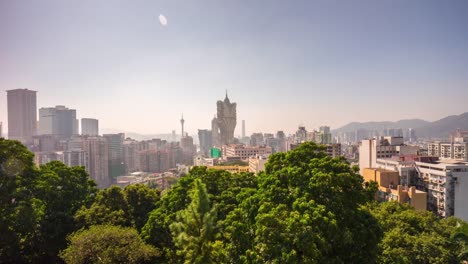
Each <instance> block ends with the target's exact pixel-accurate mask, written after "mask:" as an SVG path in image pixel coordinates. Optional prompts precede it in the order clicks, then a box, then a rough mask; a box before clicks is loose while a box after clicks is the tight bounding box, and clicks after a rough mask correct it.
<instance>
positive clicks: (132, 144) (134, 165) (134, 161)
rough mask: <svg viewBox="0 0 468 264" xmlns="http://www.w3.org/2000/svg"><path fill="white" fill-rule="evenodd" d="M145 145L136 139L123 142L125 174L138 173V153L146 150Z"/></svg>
mask: <svg viewBox="0 0 468 264" xmlns="http://www.w3.org/2000/svg"><path fill="white" fill-rule="evenodd" d="M144 147H145V144H142V143H141V142H138V141H136V140H134V139H126V140H125V141H124V142H123V158H124V165H125V173H126V174H128V173H132V172H135V171H138V155H137V154H138V151H141V150H144Z"/></svg>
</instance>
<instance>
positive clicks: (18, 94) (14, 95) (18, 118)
mask: <svg viewBox="0 0 468 264" xmlns="http://www.w3.org/2000/svg"><path fill="white" fill-rule="evenodd" d="M7 105H8V106H7V108H8V138H9V139H14V140H19V141H21V142H22V143H25V144H28V143H31V142H32V140H33V138H32V137H33V136H34V135H35V134H36V129H37V106H36V105H37V102H36V91H31V90H28V89H15V90H8V91H7Z"/></svg>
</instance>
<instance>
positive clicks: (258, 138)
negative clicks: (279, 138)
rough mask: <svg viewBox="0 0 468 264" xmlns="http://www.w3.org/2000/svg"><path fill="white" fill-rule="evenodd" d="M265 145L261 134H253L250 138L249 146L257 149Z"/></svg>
mask: <svg viewBox="0 0 468 264" xmlns="http://www.w3.org/2000/svg"><path fill="white" fill-rule="evenodd" d="M263 145H265V140H264V138H263V133H253V134H252V135H251V136H250V146H252V147H257V146H263Z"/></svg>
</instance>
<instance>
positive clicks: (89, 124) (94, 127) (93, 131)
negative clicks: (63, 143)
mask: <svg viewBox="0 0 468 264" xmlns="http://www.w3.org/2000/svg"><path fill="white" fill-rule="evenodd" d="M81 135H86V136H97V135H99V121H98V120H97V119H93V118H81Z"/></svg>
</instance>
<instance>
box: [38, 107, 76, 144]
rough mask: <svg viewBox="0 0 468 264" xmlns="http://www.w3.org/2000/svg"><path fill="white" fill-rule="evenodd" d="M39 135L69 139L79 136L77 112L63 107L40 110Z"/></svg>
mask: <svg viewBox="0 0 468 264" xmlns="http://www.w3.org/2000/svg"><path fill="white" fill-rule="evenodd" d="M38 134H39V135H54V136H56V137H57V138H59V139H69V138H71V137H72V136H73V135H76V134H77V120H76V110H75V109H68V108H67V107H65V106H63V105H57V106H56V107H47V108H41V109H39V129H38Z"/></svg>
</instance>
